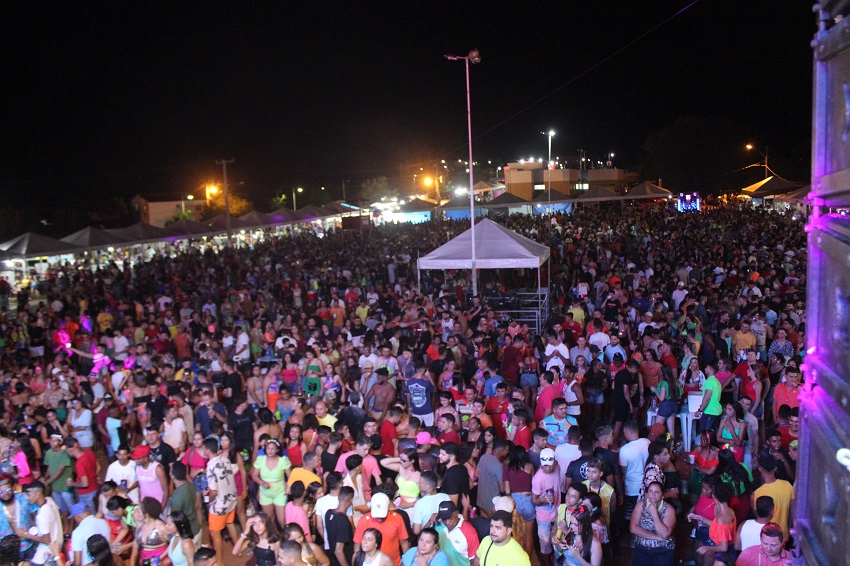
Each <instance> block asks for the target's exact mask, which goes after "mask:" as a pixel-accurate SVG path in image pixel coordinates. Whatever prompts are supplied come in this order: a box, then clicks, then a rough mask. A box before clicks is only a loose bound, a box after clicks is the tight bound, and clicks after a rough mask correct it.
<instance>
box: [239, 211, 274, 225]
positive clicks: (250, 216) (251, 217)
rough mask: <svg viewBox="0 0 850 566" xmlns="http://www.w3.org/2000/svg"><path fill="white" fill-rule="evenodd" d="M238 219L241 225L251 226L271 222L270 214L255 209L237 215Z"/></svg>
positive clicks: (269, 223)
mask: <svg viewBox="0 0 850 566" xmlns="http://www.w3.org/2000/svg"><path fill="white" fill-rule="evenodd" d="M239 221H240V222H241V223H242V225H243V226H245V227H251V228H259V227H262V226H269V225H271V224H272V223H273V222H272V218H271V216H270V215H268V214H265V213H263V212H257V211H256V210H252V211H251V212H249V213H247V214H243V215H242V216H240V217H239Z"/></svg>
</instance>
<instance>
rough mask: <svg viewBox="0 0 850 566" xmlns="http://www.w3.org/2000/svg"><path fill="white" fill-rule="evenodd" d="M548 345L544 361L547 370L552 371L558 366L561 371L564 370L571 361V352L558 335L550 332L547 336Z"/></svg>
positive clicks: (544, 353)
mask: <svg viewBox="0 0 850 566" xmlns="http://www.w3.org/2000/svg"><path fill="white" fill-rule="evenodd" d="M546 338H547V340H548V344H546V350H545V351H544V352H543V360H544V361H545V362H546V369H547V370H551V369H552V368H553V367H555V366H557V367H558V369H559V370H563V369H564V366H565V365H566V364H567V362H569V361H570V351H569V350H568V349H567V347H566V346H565V345H564V343H563V342H561V340H560V339H559V338H558V334H557V333H556V332H555V331H553V330H550V331H549V334H548V335H547V336H546Z"/></svg>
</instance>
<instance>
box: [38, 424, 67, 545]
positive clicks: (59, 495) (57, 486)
mask: <svg viewBox="0 0 850 566" xmlns="http://www.w3.org/2000/svg"><path fill="white" fill-rule="evenodd" d="M44 465H45V466H47V477H46V478H44V485H45V487H49V488H51V490H52V491H51V495H52V496H53V500H54V501H55V502H56V505H57V506H58V507H59V511H61V512H62V515H63V517H64V518H65V519H64V520H65V521H66V523H65V525H64V527H65V528H66V529H68V528H69V527H71V530H73V527H72V525H71V523H70V521H69V519H68V518H69V517H70V516H71V507H72V506H73V505H74V493H73V492H72V491H71V488H69V487H68V480H69V479H71V476H72V475H73V473H74V467H73V466H72V465H71V457H70V456H69V455H68V452H66V451H65V447H64V439H63V438H62V435H61V434H52V435H50V450H48V451H47V452H46V453H45V454H44ZM71 530H66V531H65V532H67V533H69V532H71Z"/></svg>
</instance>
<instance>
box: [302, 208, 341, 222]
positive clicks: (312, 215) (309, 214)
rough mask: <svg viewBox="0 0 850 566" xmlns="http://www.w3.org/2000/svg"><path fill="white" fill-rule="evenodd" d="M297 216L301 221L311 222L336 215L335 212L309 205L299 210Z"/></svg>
mask: <svg viewBox="0 0 850 566" xmlns="http://www.w3.org/2000/svg"><path fill="white" fill-rule="evenodd" d="M296 214H297V215H298V219H299V221H301V222H309V221H311V220H318V219H319V218H326V217H328V216H333V214H334V213H333V211H329V210H325V209H323V208H321V207H318V206H315V205H312V204H308V205H306V206H302V207H301V208H299V209H298V211H297V212H296Z"/></svg>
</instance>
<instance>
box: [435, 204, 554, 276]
mask: <svg viewBox="0 0 850 566" xmlns="http://www.w3.org/2000/svg"><path fill="white" fill-rule="evenodd" d="M548 259H549V247H548V246H544V245H542V244H538V243H537V242H535V241H534V240H531V239H529V238H526V237H525V236H521V235H520V234H517V233H516V232H514V231H513V230H509V229H507V228H505V227H504V226H502V225H501V224H497V223H496V222H493V221H492V220H490V219H489V218H485V219H483V220H481V221H480V222H478V223H477V224H476V225H475V267H476V269H519V268H526V269H537V270H538V282H539V280H540V277H539V275H540V266H542V265H543V264H544V263H545V262H546V260H548ZM418 265H419V269H420V270H421V269H472V230H471V229H470V230H467V231H465V232H463V233H461V234H458V235H457V236H456V237H455V238H453V239H451V240H449V241H448V242H447V243H445V244H443V245H442V246H440V247H439V248H437V249H436V250H434V251H432V252H431V253H429V254H428V255H425V256H422V257H421V258H419V262H418ZM547 288H548V285H547Z"/></svg>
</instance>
